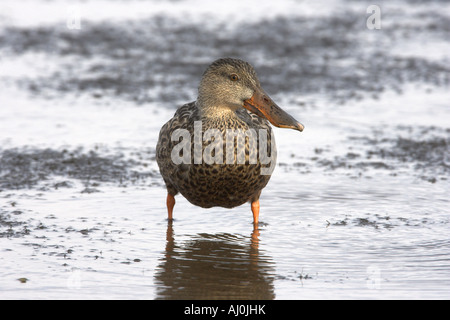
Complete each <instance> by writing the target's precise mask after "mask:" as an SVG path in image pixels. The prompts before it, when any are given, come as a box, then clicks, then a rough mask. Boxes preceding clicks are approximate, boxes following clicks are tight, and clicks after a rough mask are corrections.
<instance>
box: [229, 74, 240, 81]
mask: <svg viewBox="0 0 450 320" xmlns="http://www.w3.org/2000/svg"><path fill="white" fill-rule="evenodd" d="M230 80H231V81H238V80H239V77H238V75H237V74H235V73H233V74H230Z"/></svg>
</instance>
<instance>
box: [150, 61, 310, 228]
mask: <svg viewBox="0 0 450 320" xmlns="http://www.w3.org/2000/svg"><path fill="white" fill-rule="evenodd" d="M244 108H246V109H244ZM249 110H250V111H249ZM265 118H267V119H269V120H270V121H271V122H272V123H273V124H274V125H277V126H280V127H288V128H293V129H296V130H299V131H301V130H303V126H302V125H301V124H300V123H298V122H297V121H295V120H294V119H293V118H292V117H291V116H289V115H288V114H286V113H285V112H284V111H282V110H281V109H280V108H279V107H278V106H277V105H276V104H275V103H274V102H273V101H272V100H271V99H270V98H269V97H268V96H267V95H266V94H265V93H264V91H263V90H262V89H261V86H260V83H259V80H258V78H257V76H256V73H255V71H254V69H253V67H252V66H251V65H250V64H248V63H247V62H245V61H242V60H239V59H231V58H225V59H219V60H217V61H215V62H213V63H212V64H211V65H210V66H209V67H208V69H207V70H206V71H205V73H204V74H203V77H202V80H201V82H200V86H199V95H198V98H197V101H195V102H191V103H188V104H185V105H183V106H182V107H181V108H179V109H178V110H177V111H176V112H175V115H174V116H173V118H172V119H170V120H169V121H168V122H167V123H166V124H165V125H164V126H163V127H162V128H161V131H160V134H159V140H158V144H157V147H156V160H157V162H158V166H159V169H160V172H161V175H162V177H163V179H164V182H165V184H166V187H167V191H168V198H167V206H168V211H169V219H172V209H173V206H174V204H175V200H174V198H173V197H174V196H175V195H176V194H177V193H178V192H180V193H181V194H182V195H183V196H184V197H185V198H186V199H187V200H188V201H189V202H191V203H192V204H194V205H197V206H200V207H203V208H210V207H214V206H221V207H225V208H233V207H236V206H239V205H242V204H244V203H245V202H250V203H252V211H253V214H254V223H255V224H257V223H258V214H259V196H260V194H261V190H262V189H263V188H264V187H265V186H266V185H267V183H268V181H269V179H270V174H262V172H261V170H262V169H263V168H266V170H268V168H269V167H270V166H271V165H272V167H273V165H274V164H275V161H276V150H275V148H274V141H272V139H273V137H272V129H271V126H270V125H269V123H268V121H267V120H266V119H265ZM196 125H197V129H198V128H199V125H201V132H202V135H198V133H199V131H198V130H197V131H195V128H196V127H195V126H196ZM177 129H183V130H185V132H189V136H190V138H191V139H190V145H189V149H190V157H189V161H188V162H187V163H180V164H176V163H174V161H173V155H172V150H173V148H174V147H175V146H176V145H177V144H178V143H180V142H182V140H180V139H179V138H176V139H174V138H173V134H174V132H176V131H177ZM208 129H211V130H216V131H211V130H210V132H213V133H216V134H218V135H219V136H217V137H216V138H210V137H209V138H206V139H205V140H204V141H202V137H203V134H204V133H205V132H206V133H207V132H208ZM249 129H252V130H253V131H254V132H255V133H257V134H259V133H260V132H261V131H260V130H262V131H263V132H265V135H266V137H267V146H262V145H261V146H260V140H257V141H258V142H257V143H256V144H254V143H251V141H250V138H249V137H246V138H245V148H238V147H237V142H236V145H234V144H232V145H231V150H232V153H233V157H232V158H231V157H230V158H227V156H228V155H227V149H226V145H227V144H226V143H225V142H226V141H227V130H228V132H230V131H229V130H235V132H237V131H238V130H243V131H242V132H244V131H247V130H249ZM217 130H218V131H217ZM195 132H196V133H197V135H195V134H194V133H195ZM247 132H248V131H247ZM220 137H222V139H220ZM172 140H174V141H172ZM229 141H230V140H229ZM272 142H273V144H272ZM195 143H198V145H199V146H201V147H200V148H197V149H196V148H195V146H194V144H195ZM261 147H264V148H266V150H267V151H268V155H270V156H271V158H270V160H271V162H269V163H267V161H265V162H264V161H263V163H261V159H260V157H259V155H260V153H259V151H260V148H261ZM229 148H230V147H229ZM199 152H201V154H199ZM220 152H222V154H220ZM228 152H230V150H228ZM253 152H255V153H253ZM181 153H183V152H181ZM188 154H189V153H188ZM255 154H257V155H258V159H257V160H256V161H255V159H254V158H252V156H251V155H255ZM202 155H203V157H202ZM205 155H206V156H209V158H208V159H211V157H212V158H214V161H212V162H211V160H209V163H207V162H208V159H206V158H205ZM180 156H181V154H180ZM195 157H197V158H195ZM196 159H197V163H196ZM198 159H201V163H198V162H199V161H198ZM221 159H222V160H223V161H221ZM229 159H233V162H232V163H230V162H229V161H226V160H229ZM238 159H240V161H238ZM242 159H245V162H244V163H242Z"/></svg>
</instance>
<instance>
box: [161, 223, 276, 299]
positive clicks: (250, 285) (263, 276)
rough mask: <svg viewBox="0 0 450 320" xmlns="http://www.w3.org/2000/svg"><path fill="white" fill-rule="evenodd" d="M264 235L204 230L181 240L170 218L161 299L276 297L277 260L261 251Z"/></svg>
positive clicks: (162, 265)
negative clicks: (274, 283)
mask: <svg viewBox="0 0 450 320" xmlns="http://www.w3.org/2000/svg"><path fill="white" fill-rule="evenodd" d="M259 235H260V234H259V229H257V228H255V229H254V230H253V232H252V234H251V236H250V237H245V236H242V235H236V234H230V233H218V234H207V233H201V234H197V235H195V236H193V237H192V238H191V239H190V240H187V241H184V242H182V243H180V244H178V243H176V241H175V234H174V231H173V226H172V222H169V223H168V226H167V242H166V250H165V254H164V257H163V258H162V259H161V263H160V265H159V266H158V267H157V272H156V274H155V284H156V287H157V299H251V300H257V299H264V300H269V299H274V298H275V294H274V286H273V278H274V273H275V268H274V263H273V262H272V259H271V258H270V257H267V256H265V255H263V254H262V253H261V252H260V250H259Z"/></svg>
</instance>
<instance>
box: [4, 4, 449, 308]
mask: <svg viewBox="0 0 450 320" xmlns="http://www.w3.org/2000/svg"><path fill="white" fill-rule="evenodd" d="M258 3H259V2H258ZM314 3H316V2H314ZM314 3H312V2H308V1H303V2H290V1H287V2H285V3H284V5H283V6H278V7H277V8H276V10H274V11H273V12H272V15H270V16H268V15H267V14H266V12H267V10H265V9H264V8H266V7H267V6H268V5H262V9H260V10H258V9H256V8H257V7H258V6H251V5H244V4H240V3H238V2H236V3H234V4H233V6H242V8H241V9H246V10H251V13H252V14H251V15H246V17H247V16H251V17H252V19H251V20H248V19H244V16H242V17H241V16H239V17H236V20H235V25H230V24H229V23H227V22H228V21H229V16H230V14H232V13H233V12H234V11H230V9H229V8H228V9H227V8H221V10H214V9H215V8H214V7H208V6H204V7H203V6H202V9H201V10H193V9H192V8H193V7H197V8H198V3H197V2H196V1H193V0H187V1H177V2H170V3H166V4H164V5H163V4H161V3H159V2H155V3H152V4H153V6H152V7H151V8H149V7H145V8H144V7H143V5H142V3H141V2H126V3H125V2H120V1H116V2H114V5H111V6H108V8H109V10H100V9H101V8H106V7H105V6H106V4H105V3H103V2H94V1H86V2H83V5H81V7H80V9H81V11H82V12H84V13H82V14H81V18H82V19H81V29H80V30H72V29H68V28H67V27H66V20H67V6H68V3H66V2H63V1H55V2H47V1H33V2H30V6H29V7H28V9H24V8H20V6H19V5H17V4H15V2H8V1H5V2H2V4H1V6H3V8H2V10H0V12H1V15H2V16H3V18H4V19H2V20H1V21H2V24H1V25H0V83H1V85H0V104H1V105H0V244H1V245H0V298H6V299H14V298H19V299H34V298H38V299H54V298H56V299H69V298H99V299H101V298H111V299H323V298H325V299H336V298H344V299H363V298H369V299H382V298H387V299H395V298H401V299H448V298H449V289H450V254H449V252H450V250H449V249H450V238H449V236H448V234H449V223H450V211H449V202H450V200H449V197H448V194H449V191H450V182H449V172H450V158H449V154H450V152H449V151H450V147H449V145H450V127H449V123H450V122H449V120H450V106H449V104H448V101H450V99H449V97H450V96H449V94H448V92H449V79H450V78H449V75H450V69H449V67H448V65H449V64H448V62H449V59H450V57H449V55H448V52H450V51H449V50H446V49H448V48H447V47H448V42H447V39H448V36H449V30H448V25H449V24H448V19H449V18H450V14H449V10H450V8H449V7H448V4H447V3H445V2H442V3H434V4H431V5H425V4H422V3H420V2H416V3H415V5H414V6H411V5H406V4H405V3H403V2H401V1H398V2H397V1H395V2H389V3H386V4H381V6H382V12H384V14H383V16H382V17H383V20H382V21H383V24H382V30H376V31H369V30H368V29H367V28H366V27H365V19H366V15H365V14H364V13H365V9H366V8H363V7H361V5H360V4H359V2H345V5H343V4H342V3H341V2H339V1H336V2H334V3H333V4H332V5H331V4H328V5H326V6H325V5H322V6H320V5H318V4H314ZM194 5H196V6H194ZM125 7H126V8H127V10H123V9H124V8H125ZM33 8H34V9H33ZM226 9H227V10H226ZM32 10H45V11H46V12H48V14H47V15H45V16H43V15H39V16H35V15H33V14H32V13H33V11H32ZM92 12H98V13H99V14H98V15H93V14H92ZM361 12H362V13H361ZM208 15H213V16H214V19H208V20H207V21H209V22H207V23H206V24H205V23H204V21H205V20H204V17H205V16H206V17H208ZM186 16H188V17H189V18H190V19H187V20H186V19H184V18H185V17H186ZM242 28H245V30H247V32H245V33H242V32H241V30H242ZM299 30H300V31H299ZM423 46H427V50H423V49H422V47H423ZM228 55H231V56H238V57H241V58H244V59H247V60H249V61H250V62H251V63H252V64H253V65H254V66H255V68H256V70H257V72H258V74H259V77H260V80H261V82H262V85H263V86H264V87H265V88H266V91H268V92H269V93H270V94H271V96H272V97H273V98H274V100H275V101H277V102H278V104H279V105H280V106H282V107H283V108H284V109H286V110H287V111H289V112H290V113H291V114H293V115H294V116H295V117H296V118H297V119H299V120H300V121H301V122H302V123H304V124H305V127H306V129H305V131H304V132H302V133H298V132H294V131H290V130H283V129H275V135H276V139H277V146H278V157H279V159H278V160H279V161H278V166H277V168H276V170H275V172H274V174H273V176H272V179H271V181H270V182H269V184H268V186H267V187H266V188H265V189H264V190H263V193H262V196H261V200H260V201H261V216H260V220H261V223H260V226H259V229H258V230H253V227H252V224H251V221H252V218H251V212H250V208H249V206H247V205H244V206H241V207H238V208H234V209H232V210H228V209H222V208H212V209H208V210H206V209H201V208H198V207H194V206H192V205H191V204H189V203H188V202H187V201H186V200H185V199H183V198H182V197H181V196H178V197H177V204H176V206H175V213H174V217H175V221H174V222H173V223H172V224H169V223H168V222H167V220H166V209H165V196H166V193H165V189H164V186H163V181H162V179H161V177H160V175H159V173H158V169H157V166H156V163H155V145H156V139H157V136H158V132H159V128H160V127H161V126H162V124H163V123H164V122H165V121H167V119H169V118H170V117H171V116H172V115H173V113H174V111H175V108H176V107H177V106H179V105H181V104H182V103H184V102H188V101H192V100H194V99H195V94H196V86H197V82H198V79H199V77H200V76H201V73H202V72H203V69H204V68H205V67H206V66H207V64H208V63H209V62H211V61H212V60H214V59H215V58H217V57H220V56H228Z"/></svg>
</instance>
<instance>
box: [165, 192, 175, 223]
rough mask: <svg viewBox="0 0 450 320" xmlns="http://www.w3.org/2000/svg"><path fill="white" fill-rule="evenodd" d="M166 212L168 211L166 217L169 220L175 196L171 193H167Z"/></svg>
mask: <svg viewBox="0 0 450 320" xmlns="http://www.w3.org/2000/svg"><path fill="white" fill-rule="evenodd" d="M166 204H167V213H168V219H169V221H172V220H173V215H172V214H173V207H174V206H175V197H174V196H173V195H171V194H170V193H168V194H167V201H166Z"/></svg>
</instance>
